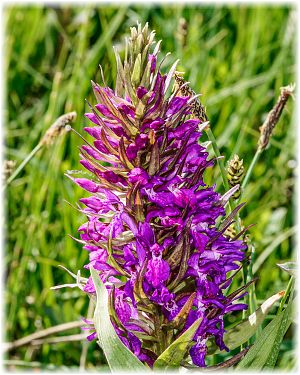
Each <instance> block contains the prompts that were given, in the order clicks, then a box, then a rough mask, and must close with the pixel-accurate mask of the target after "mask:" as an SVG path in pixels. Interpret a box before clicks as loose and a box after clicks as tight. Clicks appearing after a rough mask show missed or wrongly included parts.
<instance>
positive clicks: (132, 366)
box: [90, 267, 148, 372]
mask: <svg viewBox="0 0 300 375" xmlns="http://www.w3.org/2000/svg"><path fill="white" fill-rule="evenodd" d="M90 270H91V276H92V279H93V283H94V285H95V289H96V295H97V302H96V308H95V313H94V324H95V328H96V332H97V336H98V338H99V342H100V345H101V348H102V349H103V352H104V354H105V357H106V360H107V362H108V365H109V367H110V370H111V371H112V372H120V371H121V370H122V371H130V372H133V371H134V372H135V371H139V372H142V371H147V370H148V368H147V367H146V366H145V365H144V364H143V363H142V362H141V361H140V360H139V359H138V358H137V357H136V356H135V355H134V354H133V353H131V351H130V350H129V349H127V348H126V346H125V345H124V344H123V343H122V341H121V340H120V339H119V337H118V335H117V333H116V331H115V329H114V327H113V325H112V323H111V321H110V316H109V313H108V293H107V290H106V288H105V286H104V284H103V283H102V281H101V279H100V277H99V275H98V273H97V271H96V270H95V269H94V268H93V267H91V269H90Z"/></svg>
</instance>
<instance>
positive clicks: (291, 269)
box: [277, 262, 297, 276]
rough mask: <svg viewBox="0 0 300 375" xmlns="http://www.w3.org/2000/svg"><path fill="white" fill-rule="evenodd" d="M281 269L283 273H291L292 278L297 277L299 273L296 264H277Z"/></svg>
mask: <svg viewBox="0 0 300 375" xmlns="http://www.w3.org/2000/svg"><path fill="white" fill-rule="evenodd" d="M277 266H278V267H279V268H281V269H282V270H283V271H285V272H287V273H289V274H290V275H292V276H296V273H297V263H296V262H286V263H281V264H277Z"/></svg>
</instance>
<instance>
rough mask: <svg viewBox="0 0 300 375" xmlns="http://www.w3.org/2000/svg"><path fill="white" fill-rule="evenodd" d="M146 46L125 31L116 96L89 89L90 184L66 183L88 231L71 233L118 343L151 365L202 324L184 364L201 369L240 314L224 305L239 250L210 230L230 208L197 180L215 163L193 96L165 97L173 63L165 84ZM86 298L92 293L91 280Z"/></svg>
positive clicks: (150, 38) (148, 40) (144, 38)
mask: <svg viewBox="0 0 300 375" xmlns="http://www.w3.org/2000/svg"><path fill="white" fill-rule="evenodd" d="M153 45H154V33H153V32H148V25H146V26H145V27H144V28H143V29H142V28H141V26H140V25H138V28H132V29H131V37H130V38H129V39H128V40H127V48H126V55H125V60H124V61H123V62H122V61H121V58H120V56H119V54H118V53H117V52H115V53H116V60H117V71H118V75H117V82H116V89H115V90H113V89H111V88H108V87H105V85H104V86H101V85H99V84H97V83H92V86H93V91H94V94H95V97H96V103H95V105H94V106H92V105H90V109H91V112H90V113H87V114H86V117H87V118H88V119H89V120H90V121H91V125H90V126H89V127H86V128H85V131H86V132H87V133H88V134H89V135H90V136H92V137H93V138H94V141H93V144H89V145H84V146H82V147H81V164H82V165H83V166H84V167H85V168H86V169H87V170H88V171H89V173H90V176H91V177H90V178H89V179H84V178H77V179H76V178H75V179H74V181H75V182H76V183H77V184H78V185H79V186H81V187H82V188H83V189H85V190H87V191H88V192H89V193H90V196H89V197H88V198H83V199H81V203H82V204H83V205H84V206H85V208H83V209H82V211H83V212H84V213H85V214H86V216H87V218H88V222H87V223H85V224H83V225H82V226H81V227H80V228H79V232H80V236H81V240H82V241H83V242H84V244H85V245H84V248H85V249H86V250H88V252H89V263H88V264H87V265H86V268H89V267H91V266H93V267H94V268H95V269H96V270H97V271H98V272H99V277H101V279H102V281H103V282H104V283H105V285H106V287H107V289H108V291H109V293H110V296H111V298H110V300H111V301H113V303H112V305H113V306H111V308H112V309H113V311H114V314H113V316H112V323H113V325H114V327H115V329H116V332H117V333H118V335H119V336H120V338H121V340H122V342H123V343H124V344H125V345H126V346H127V347H128V348H129V349H130V350H131V351H132V352H133V353H134V354H135V355H136V356H137V357H138V358H139V359H140V360H141V361H143V362H144V363H147V364H148V365H150V366H152V365H153V362H154V361H155V359H156V358H157V357H158V356H159V355H160V354H161V353H162V352H163V351H164V350H165V349H166V348H167V347H168V346H169V345H170V344H171V343H172V342H173V341H174V340H175V339H176V338H177V337H178V336H179V335H180V334H181V333H182V332H184V331H185V330H186V329H188V328H189V327H190V326H191V325H192V324H193V323H194V322H195V321H196V320H197V319H199V318H202V322H201V324H200V326H199V328H198V330H197V332H196V334H195V336H194V338H193V341H192V342H191V345H190V347H191V348H190V350H189V353H187V355H188V354H190V356H191V358H192V361H193V363H194V364H195V365H197V366H200V367H203V366H205V357H206V353H207V346H206V342H207V340H208V339H209V338H211V337H214V338H215V342H216V344H217V345H218V346H219V348H220V349H221V350H228V348H227V347H226V345H225V344H224V341H223V334H224V332H225V330H224V316H225V315H226V314H229V313H230V312H232V311H235V310H242V309H246V308H247V306H246V305H244V304H236V299H237V298H239V297H240V296H235V298H228V297H226V288H228V286H229V285H230V284H231V281H232V278H229V275H228V273H230V271H234V270H237V269H238V268H239V267H240V265H241V262H243V260H244V258H245V250H246V248H247V246H246V245H245V243H244V242H243V241H241V240H233V239H230V238H229V237H227V236H226V235H224V230H221V228H219V226H218V225H217V221H218V222H219V221H220V220H218V219H220V218H222V217H224V216H225V208H224V204H225V203H226V202H225V200H224V199H222V196H221V195H220V194H219V193H217V192H216V191H215V187H211V186H207V185H206V184H205V181H204V178H203V174H204V172H205V170H206V169H207V168H208V167H211V166H212V165H213V160H209V159H208V152H207V150H206V147H205V145H201V144H200V143H198V139H199V138H200V137H201V131H199V127H200V128H201V124H203V123H204V120H203V119H202V118H201V119H198V118H195V117H193V116H192V106H193V103H194V102H195V100H196V98H191V97H190V96H189V95H182V93H183V92H184V90H183V89H182V90H180V87H179V89H178V88H177V90H176V89H175V91H173V93H171V92H170V91H171V90H170V84H171V80H172V79H173V77H174V73H175V69H176V64H174V65H173V66H172V68H171V70H170V71H169V72H168V73H167V74H163V73H162V72H161V71H160V65H159V64H158V53H159V45H160V44H159V43H158V44H157V45H156V47H155V48H153ZM169 92H170V93H169ZM85 291H86V292H87V293H92V294H93V293H95V289H94V287H93V282H92V280H91V278H90V279H89V280H88V282H87V284H86V286H85ZM186 306H189V309H188V311H187V310H186V309H187V308H186ZM183 311H184V313H183ZM179 316H181V317H182V319H181V320H180V319H178V317H179ZM178 321H180V324H179V325H178V324H177V323H176V324H177V325H175V323H174V322H178ZM145 336H148V337H149V339H148V340H144V338H145ZM91 337H94V335H93V334H92V335H91ZM91 337H90V338H91ZM150 337H152V338H154V339H153V340H152V339H151V338H150ZM158 341H159V343H158Z"/></svg>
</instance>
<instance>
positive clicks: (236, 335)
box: [207, 291, 284, 355]
mask: <svg viewBox="0 0 300 375" xmlns="http://www.w3.org/2000/svg"><path fill="white" fill-rule="evenodd" d="M283 294H284V292H283V291H282V292H279V293H276V294H274V295H273V296H272V297H270V298H268V299H267V300H266V301H265V302H264V303H263V304H262V305H261V306H260V308H259V309H257V310H256V311H255V312H254V313H253V314H251V315H250V316H249V318H248V319H247V320H244V321H243V322H241V323H239V324H237V325H236V326H235V327H233V328H231V329H229V330H228V331H227V332H226V333H225V334H224V342H225V345H226V346H228V348H229V349H230V350H233V349H235V348H237V347H238V346H240V345H242V344H243V343H244V342H246V341H248V340H249V339H250V338H251V337H252V336H253V335H254V334H255V332H256V330H257V329H258V328H259V326H260V325H261V324H262V322H263V321H264V319H265V317H266V316H267V314H268V312H269V311H270V309H271V308H272V306H273V305H274V303H275V302H277V301H278V300H279V299H280V298H281V297H282V296H283ZM207 347H208V352H207V354H208V355H210V354H217V353H219V352H220V350H219V349H218V347H217V346H216V344H215V343H214V340H213V339H210V340H209V341H208V342H207Z"/></svg>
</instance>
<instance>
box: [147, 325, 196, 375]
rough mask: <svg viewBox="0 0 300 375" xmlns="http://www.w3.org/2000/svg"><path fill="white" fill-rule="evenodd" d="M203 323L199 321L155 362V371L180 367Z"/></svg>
mask: <svg viewBox="0 0 300 375" xmlns="http://www.w3.org/2000/svg"><path fill="white" fill-rule="evenodd" d="M201 322H202V318H199V319H197V320H196V321H195V322H194V323H193V324H192V325H191V326H190V328H189V329H187V330H186V331H185V332H184V333H183V334H182V335H180V336H179V337H178V339H177V340H175V341H174V342H173V343H172V344H171V345H170V346H169V347H168V348H167V349H166V350H165V351H164V352H163V353H162V354H161V355H160V356H159V357H158V358H157V360H156V361H155V362H154V366H153V368H154V369H162V368H164V369H171V368H174V367H179V366H180V363H181V361H182V360H183V358H184V357H185V355H186V352H187V350H188V347H189V345H190V343H191V341H192V339H193V337H194V335H195V333H196V331H197V329H198V327H199V326H200V324H201Z"/></svg>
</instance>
